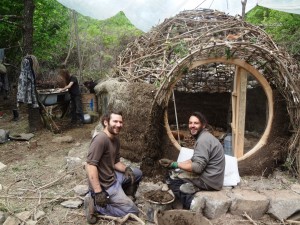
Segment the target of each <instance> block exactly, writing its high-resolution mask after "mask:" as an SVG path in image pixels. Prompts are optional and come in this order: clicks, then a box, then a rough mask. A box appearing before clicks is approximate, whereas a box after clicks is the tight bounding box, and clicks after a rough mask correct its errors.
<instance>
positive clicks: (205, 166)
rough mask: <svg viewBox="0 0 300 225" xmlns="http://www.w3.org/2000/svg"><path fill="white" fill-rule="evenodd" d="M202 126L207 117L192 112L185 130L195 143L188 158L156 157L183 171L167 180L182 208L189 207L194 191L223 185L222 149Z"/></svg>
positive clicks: (211, 189)
mask: <svg viewBox="0 0 300 225" xmlns="http://www.w3.org/2000/svg"><path fill="white" fill-rule="evenodd" d="M206 125H207V120H206V118H205V116H204V115H203V114H202V113H200V112H194V113H192V115H191V116H190V118H189V130H190V133H191V135H192V136H193V137H194V138H195V139H196V143H195V146H194V154H193V156H192V158H191V159H189V160H186V161H183V162H180V163H178V162H174V161H172V160H169V159H161V160H159V163H160V164H161V165H162V166H164V167H166V168H171V169H177V168H179V169H181V170H182V171H183V173H181V174H179V175H178V177H176V178H173V179H172V178H168V180H167V183H168V184H169V187H170V188H171V190H172V191H173V192H174V194H175V196H176V197H177V198H178V199H179V200H180V201H181V202H182V204H183V208H185V209H189V208H190V205H191V202H192V199H193V195H194V193H195V192H196V191H197V190H208V191H214V190H221V189H222V186H223V181H224V171H225V156H224V150H223V147H222V145H221V143H220V142H219V140H218V139H216V138H215V137H214V136H213V135H212V134H210V133H209V132H208V131H207V129H206Z"/></svg>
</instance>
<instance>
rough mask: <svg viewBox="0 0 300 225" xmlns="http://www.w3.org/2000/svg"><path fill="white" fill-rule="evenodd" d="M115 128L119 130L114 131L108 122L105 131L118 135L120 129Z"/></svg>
mask: <svg viewBox="0 0 300 225" xmlns="http://www.w3.org/2000/svg"><path fill="white" fill-rule="evenodd" d="M115 129H118V130H119V132H117V133H116V132H115V131H114V128H113V126H110V124H108V127H107V131H108V132H109V133H111V134H112V135H118V134H119V133H120V129H121V128H115Z"/></svg>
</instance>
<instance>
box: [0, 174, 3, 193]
mask: <svg viewBox="0 0 300 225" xmlns="http://www.w3.org/2000/svg"><path fill="white" fill-rule="evenodd" d="M0 171H1V170H0ZM2 190H3V187H2V184H0V191H2Z"/></svg>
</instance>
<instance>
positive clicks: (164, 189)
mask: <svg viewBox="0 0 300 225" xmlns="http://www.w3.org/2000/svg"><path fill="white" fill-rule="evenodd" d="M161 190H162V191H168V190H169V187H168V185H167V184H163V185H162V187H161Z"/></svg>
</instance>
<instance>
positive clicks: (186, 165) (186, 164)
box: [178, 159, 193, 172]
mask: <svg viewBox="0 0 300 225" xmlns="http://www.w3.org/2000/svg"><path fill="white" fill-rule="evenodd" d="M178 168H180V169H182V170H185V171H188V172H193V171H192V160H190V159H189V160H186V161H183V162H180V163H178Z"/></svg>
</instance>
